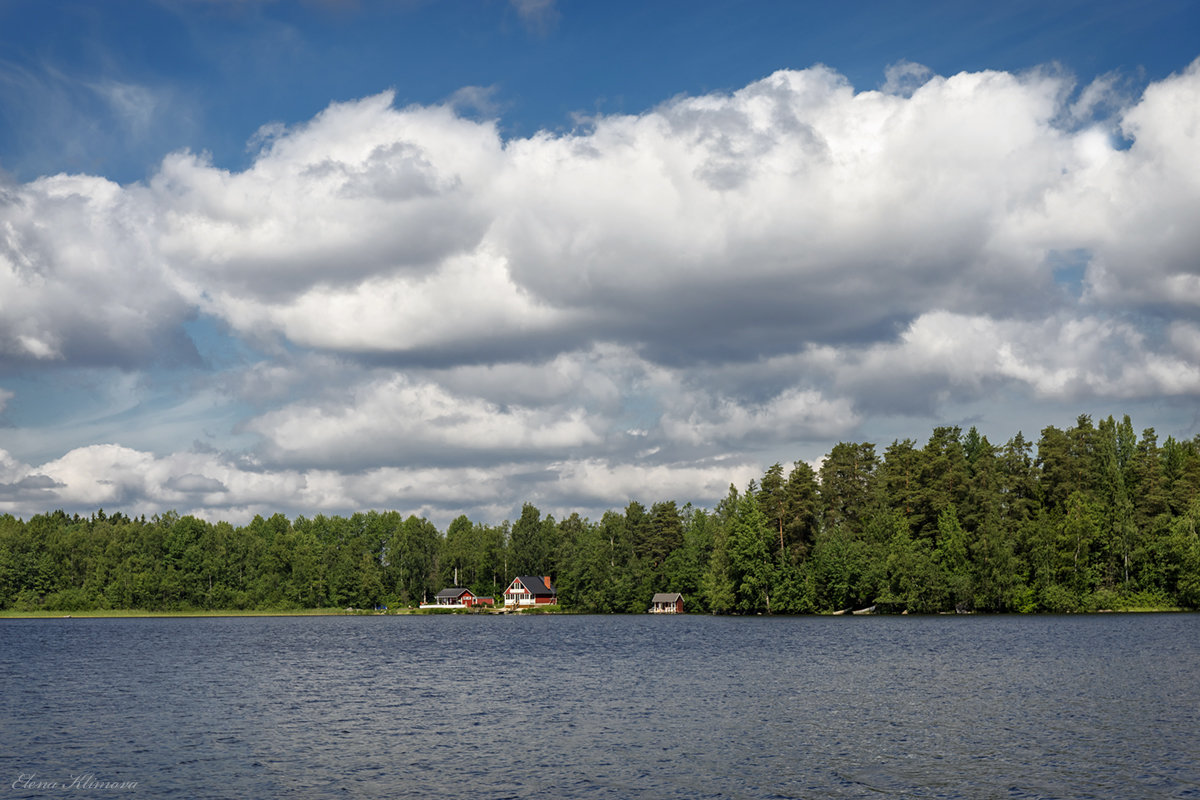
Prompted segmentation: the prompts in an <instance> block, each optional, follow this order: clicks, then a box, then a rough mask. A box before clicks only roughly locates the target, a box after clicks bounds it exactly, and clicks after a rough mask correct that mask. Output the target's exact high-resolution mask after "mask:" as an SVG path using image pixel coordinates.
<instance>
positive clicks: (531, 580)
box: [508, 575, 558, 597]
mask: <svg viewBox="0 0 1200 800" xmlns="http://www.w3.org/2000/svg"><path fill="white" fill-rule="evenodd" d="M514 580H517V581H520V582H521V585H522V586H524V587H525V590H526V591H528V592H529V593H530V594H531V595H533V596H534V597H554V596H556V595H557V594H558V592H556V591H555V590H554V589H547V588H546V582H545V581H544V580H542V579H541V578H538V577H536V576H534V575H518V576H517V577H516V578H515V579H514ZM508 588H509V589H511V588H512V584H511V583H510V584H509V585H508Z"/></svg>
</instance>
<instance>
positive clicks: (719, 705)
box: [0, 615, 1200, 799]
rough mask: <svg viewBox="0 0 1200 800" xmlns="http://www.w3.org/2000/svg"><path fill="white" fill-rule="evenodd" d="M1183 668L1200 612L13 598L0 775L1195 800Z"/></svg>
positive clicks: (1193, 724)
mask: <svg viewBox="0 0 1200 800" xmlns="http://www.w3.org/2000/svg"><path fill="white" fill-rule="evenodd" d="M1198 677H1200V616H1197V615H1102V616H1093V617H971V618H955V617H931V618H921V617H915V618H914V617H904V618H899V617H892V618H886V617H874V618H841V617H839V618H813V617H806V618H779V619H774V618H753V619H738V618H712V617H693V616H684V617H666V618H662V617H653V618H652V617H570V616H563V617H544V616H543V617H532V618H519V617H483V616H452V617H444V616H438V617H316V618H230V619H122V620H87V619H83V620H30V621H25V620H6V621H0V690H2V691H0V697H2V700H0V703H2V705H0V789H2V790H3V796H4V797H41V796H62V795H63V794H64V792H63V790H62V789H59V790H57V791H56V790H51V789H36V788H31V787H32V786H33V784H30V783H29V782H28V781H25V784H26V785H22V783H21V779H22V778H23V776H28V775H31V774H33V775H36V776H37V778H36V781H45V782H60V783H69V782H70V781H71V780H72V779H74V778H75V777H76V776H80V775H93V776H94V779H95V780H98V781H136V782H137V789H136V792H137V793H138V794H139V795H141V796H151V797H177V798H208V797H212V798H226V797H263V798H266V797H298V798H301V797H302V798H310V797H312V798H324V797H351V798H377V797H378V798H382V797H414V798H415V797H422V798H424V797H431V796H473V797H480V798H506V797H512V798H523V799H524V798H585V797H586V798H634V797H645V798H706V797H711V798H791V797H799V798H820V797H845V798H852V797H944V798H952V797H961V798H981V797H1009V798H1035V797H1141V798H1155V797H1164V798H1165V797H1174V798H1181V797H1200V767H1198V766H1197V758H1196V755H1197V754H1198V753H1200V680H1198V679H1197V678H1198ZM10 784H11V785H10ZM91 793H92V794H93V795H94V794H95V793H96V792H95V791H92V792H91ZM121 795H122V791H121V790H115V789H114V790H106V791H105V792H104V796H110V797H111V796H121Z"/></svg>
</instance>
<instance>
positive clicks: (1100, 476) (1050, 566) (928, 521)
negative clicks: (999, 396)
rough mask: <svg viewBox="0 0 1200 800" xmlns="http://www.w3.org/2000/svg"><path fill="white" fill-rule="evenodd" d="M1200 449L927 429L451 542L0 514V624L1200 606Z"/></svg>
mask: <svg viewBox="0 0 1200 800" xmlns="http://www.w3.org/2000/svg"><path fill="white" fill-rule="evenodd" d="M1198 528H1200V437H1196V438H1195V439H1193V440H1191V441H1176V440H1175V439H1174V438H1168V439H1167V440H1166V441H1165V442H1163V443H1161V444H1160V443H1159V442H1158V440H1157V437H1156V435H1155V432H1154V430H1153V429H1146V430H1145V431H1143V432H1142V434H1141V437H1140V438H1139V437H1138V436H1137V435H1136V434H1135V433H1134V430H1133V425H1132V423H1131V421H1130V419H1129V417H1128V416H1126V417H1125V418H1124V419H1123V420H1121V421H1120V422H1118V421H1116V420H1115V419H1114V418H1112V417H1109V418H1108V419H1105V420H1103V421H1101V422H1100V423H1099V424H1098V425H1096V424H1093V422H1092V420H1091V419H1090V418H1089V417H1087V416H1081V417H1079V418H1078V419H1077V420H1076V423H1075V426H1074V427H1072V428H1070V429H1068V430H1061V429H1059V428H1055V427H1048V428H1046V429H1044V430H1043V431H1042V433H1041V438H1040V439H1039V440H1038V442H1037V444H1036V450H1035V447H1034V444H1033V443H1032V442H1030V441H1028V440H1026V439H1025V438H1024V437H1023V436H1022V435H1021V434H1019V433H1018V434H1017V435H1016V436H1014V437H1013V438H1011V439H1010V440H1009V441H1008V442H1006V443H1005V444H1004V445H1003V446H996V445H993V444H992V443H990V442H989V441H988V440H987V438H986V437H984V436H980V435H979V433H978V432H977V431H976V430H975V429H974V428H972V429H971V430H969V431H967V432H966V433H965V434H964V433H963V432H962V430H961V429H960V428H957V427H939V428H936V429H935V430H934V431H933V433H932V435H931V436H930V437H929V440H928V441H927V442H926V443H925V444H924V446H919V445H918V444H917V443H916V442H914V441H912V440H908V439H906V440H904V441H894V442H892V443H891V444H890V445H889V446H888V447H887V448H886V449H885V450H884V451H883V453H877V452H876V449H875V446H874V445H873V444H869V443H847V442H843V443H840V444H838V445H837V446H835V447H834V448H833V450H832V451H831V452H830V453H829V454H828V456H827V457H826V458H825V460H824V462H823V463H822V464H821V467H820V470H819V471H818V472H814V471H813V469H812V468H810V467H809V466H808V465H807V464H805V463H804V462H797V463H796V464H795V465H793V466H792V467H791V469H790V470H786V471H785V468H784V467H783V466H782V465H781V464H775V465H773V466H771V467H770V468H769V469H768V470H767V471H766V473H765V474H764V475H763V476H762V478H761V480H758V481H752V482H751V484H750V485H749V486H747V487H745V488H744V489H742V490H738V489H737V488H735V487H733V486H731V487H730V489H729V494H728V496H727V497H726V498H725V499H724V500H722V501H721V502H720V503H719V504H718V505H717V506H716V508H715V509H711V510H704V509H698V508H693V507H692V506H690V505H688V506H684V507H682V508H680V507H678V506H677V505H676V503H675V502H674V501H669V500H668V501H660V502H655V503H653V504H652V505H651V506H650V507H649V508H648V509H647V508H646V507H645V506H644V505H642V504H641V503H639V502H631V503H629V505H628V506H626V508H625V509H624V510H623V511H615V510H614V511H608V512H606V513H605V514H604V515H603V516H602V517H601V518H600V519H599V520H589V519H585V518H581V517H580V516H579V515H578V514H572V515H570V516H569V517H566V518H565V519H562V520H555V519H554V518H553V517H551V516H542V514H541V512H540V511H539V510H538V509H537V508H536V507H535V506H533V505H532V504H528V503H527V504H525V506H524V508H523V509H522V512H521V516H520V518H519V519H518V520H517V521H516V522H514V523H509V522H504V523H502V524H500V525H490V524H484V523H480V522H472V521H471V520H469V519H468V518H467V517H465V516H463V517H459V518H458V519H455V520H454V521H453V522H451V523H450V525H449V527H448V529H447V530H446V531H445V532H444V533H443V532H442V531H439V530H438V529H437V527H436V526H435V525H433V524H432V523H430V522H429V521H427V520H425V519H421V518H418V517H415V516H409V517H407V518H405V517H403V516H402V515H401V514H399V513H397V512H394V511H391V512H383V513H380V512H374V511H372V512H369V513H359V514H354V515H353V516H351V517H348V518H343V517H339V516H332V517H326V516H323V515H318V516H315V517H313V518H312V519H308V518H306V517H298V518H297V519H295V520H288V519H287V518H286V517H285V516H283V515H282V514H276V515H275V516H273V517H271V518H269V519H264V518H262V517H261V516H259V517H255V518H254V520H252V521H251V522H250V523H249V524H247V525H245V526H242V527H235V526H233V525H230V524H228V523H226V522H217V523H210V522H207V521H204V520H201V519H197V518H195V517H191V516H179V515H178V514H176V513H164V514H162V515H160V516H156V517H154V518H153V519H150V520H147V519H145V518H144V517H142V518H131V517H128V516H124V515H122V514H120V513H114V514H105V513H104V512H103V511H98V512H96V513H95V514H93V515H92V516H91V517H81V516H79V515H68V514H65V513H63V512H62V511H56V512H54V513H50V514H42V515H38V516H35V517H33V518H31V519H29V520H27V521H23V520H20V519H17V518H15V517H13V516H11V515H5V516H3V517H0V609H12V610H18V611H32V610H39V609H44V610H53V611H64V612H69V611H76V610H87V609H147V610H167V611H170V610H191V609H197V610H203V609H220V610H225V609H260V610H284V609H299V608H343V607H346V606H353V607H356V608H374V607H376V606H382V605H387V606H389V607H391V608H393V609H395V608H398V607H401V606H405V605H410V604H415V603H417V602H420V601H421V600H422V599H423V598H426V597H432V595H433V594H434V593H436V592H437V591H438V590H439V589H441V588H445V587H447V586H450V585H452V581H453V580H454V576H455V575H457V576H458V580H459V584H460V585H462V586H465V587H467V588H470V589H471V590H472V591H474V592H476V593H477V594H480V595H491V596H496V597H498V596H499V595H500V594H501V593H502V592H503V590H504V588H505V586H507V584H508V582H509V580H510V579H511V578H512V576H514V575H549V576H552V577H553V579H554V582H555V585H556V587H557V589H558V591H559V597H560V602H561V603H562V606H563V607H564V608H565V609H569V610H578V611H590V612H642V611H645V610H646V608H647V606H648V605H649V601H650V597H651V595H652V594H654V593H655V592H665V591H672V592H682V593H683V595H684V597H685V599H686V602H687V604H688V608H689V610H692V611H708V612H713V613H722V614H724V613H742V614H749V613H776V614H794V613H811V612H828V611H835V610H841V609H847V608H863V607H868V606H875V607H876V609H877V610H878V611H881V612H894V613H899V612H901V611H910V612H914V613H932V612H943V611H1018V612H1031V611H1053V612H1066V611H1091V610H1099V609H1109V608H1133V607H1143V608H1167V607H1182V608H1198V607H1200V537H1198V535H1197V530H1198Z"/></svg>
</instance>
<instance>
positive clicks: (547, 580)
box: [542, 575, 552, 589]
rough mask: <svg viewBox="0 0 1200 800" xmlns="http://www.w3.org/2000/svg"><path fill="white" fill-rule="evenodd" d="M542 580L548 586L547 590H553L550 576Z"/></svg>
mask: <svg viewBox="0 0 1200 800" xmlns="http://www.w3.org/2000/svg"><path fill="white" fill-rule="evenodd" d="M542 580H543V581H544V582H545V584H546V588H547V589H550V588H552V587H551V586H550V576H549V575H546V576H544V577H543V578H542Z"/></svg>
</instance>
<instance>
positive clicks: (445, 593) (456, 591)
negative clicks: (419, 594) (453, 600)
mask: <svg viewBox="0 0 1200 800" xmlns="http://www.w3.org/2000/svg"><path fill="white" fill-rule="evenodd" d="M470 593H471V590H470V589H460V588H458V587H455V588H453V589H442V590H441V591H440V592H438V593H437V595H435V596H436V597H462V596H463V595H464V594H470Z"/></svg>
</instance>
